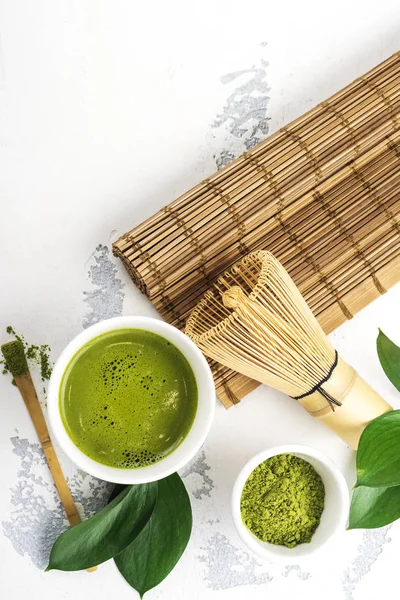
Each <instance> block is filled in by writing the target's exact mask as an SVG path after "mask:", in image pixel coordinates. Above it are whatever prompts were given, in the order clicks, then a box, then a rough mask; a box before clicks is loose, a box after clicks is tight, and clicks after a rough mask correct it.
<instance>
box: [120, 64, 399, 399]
mask: <svg viewBox="0 0 400 600" xmlns="http://www.w3.org/2000/svg"><path fill="white" fill-rule="evenodd" d="M399 188H400V53H397V54H395V55H393V56H392V57H390V58H389V59H387V60H386V61H384V62H383V63H382V64H380V65H378V66H377V67H375V68H374V69H372V70H371V71H370V72H369V73H367V74H366V75H365V76H363V77H360V78H358V79H356V80H355V81H354V82H353V83H351V84H350V85H348V86H347V87H346V88H344V89H343V90H341V91H339V92H338V93H337V94H335V95H334V96H332V97H331V98H330V99H329V100H327V101H325V102H322V103H321V104H319V105H318V106H317V107H315V108H314V109H312V110H311V111H309V112H308V113H306V114H304V115H302V116H301V117H299V118H298V119H296V120H295V121H294V122H293V123H291V124H290V125H288V126H286V127H283V128H282V129H281V130H279V131H278V132H276V133H275V134H274V135H272V136H271V137H269V138H268V139H266V140H265V141H264V142H262V143H261V144H259V145H258V146H256V147H255V148H253V149H252V150H250V151H249V152H246V153H244V154H243V155H242V156H240V157H239V158H237V159H236V160H235V161H233V162H232V163H230V164H229V165H227V166H226V167H224V168H223V169H221V170H220V171H218V172H216V173H215V174H213V175H211V176H210V177H208V178H207V179H205V180H204V181H203V182H202V183H200V184H198V185H197V186H195V187H194V188H193V189H192V190H190V191H188V192H187V193H186V194H183V195H182V196H181V197H180V198H178V199H176V200H174V201H173V202H171V203H170V204H169V205H168V206H166V207H165V208H163V209H162V210H160V211H158V213H156V214H155V215H153V216H151V217H150V218H149V219H147V220H146V221H144V222H143V223H141V224H140V225H138V226H137V227H135V228H134V229H132V230H131V231H129V232H128V233H126V234H125V235H123V236H122V237H121V238H120V239H119V240H118V241H117V242H115V244H114V245H113V251H114V253H115V254H116V255H117V256H119V257H120V258H121V259H122V261H123V263H124V265H125V267H126V268H127V270H128V272H129V274H130V276H131V277H132V279H133V281H134V282H135V283H136V284H137V285H138V286H139V288H140V289H141V290H142V291H143V292H144V293H145V294H146V295H147V296H148V297H149V298H150V300H151V301H152V302H153V304H154V305H155V307H156V308H157V310H158V311H159V312H160V313H161V315H162V316H163V317H164V318H165V319H166V320H167V321H169V322H170V323H172V324H173V325H176V326H177V327H180V328H181V329H183V328H184V326H185V322H186V319H187V317H188V315H189V313H190V311H191V310H192V308H193V307H194V306H195V305H196V304H197V303H198V301H199V300H200V299H201V297H202V296H203V294H204V293H205V291H206V290H207V289H208V288H209V287H210V285H211V283H213V282H215V280H216V279H217V278H218V277H219V276H220V275H221V274H222V273H223V272H224V271H225V270H227V269H229V267H231V266H232V264H233V263H235V262H236V261H237V260H239V259H240V258H241V257H242V256H243V255H245V254H247V253H248V252H253V251H255V250H262V249H264V250H269V251H271V252H272V253H274V254H275V255H276V257H277V258H278V259H279V260H280V261H281V262H282V263H283V264H284V266H285V268H286V269H287V270H288V272H289V273H290V275H291V276H292V277H293V279H294V281H295V283H296V284H297V286H298V287H299V289H300V291H301V293H302V294H303V295H304V297H305V299H306V300H307V302H308V303H309V305H310V307H311V309H312V310H313V311H314V313H315V315H316V316H317V318H318V320H319V322H320V323H321V325H322V327H323V328H324V330H325V331H326V332H330V331H332V330H333V329H335V328H336V327H338V326H339V325H340V324H341V323H343V322H344V321H345V320H346V319H350V318H352V316H353V315H354V314H355V313H356V312H357V311H359V310H361V309H362V308H363V307H364V306H366V305H367V304H368V303H369V302H371V301H372V300H374V299H375V298H377V297H378V296H379V295H380V294H383V293H384V292H385V291H386V290H387V289H388V288H389V287H391V286H392V285H393V284H394V283H396V282H397V281H399V280H400V195H399ZM210 364H211V366H212V369H213V373H214V377H215V382H216V387H217V393H218V395H219V397H220V399H221V400H222V402H223V403H224V405H225V406H226V407H229V406H231V405H232V404H235V403H237V402H238V401H239V400H240V399H241V398H243V397H244V396H245V395H246V394H247V393H249V392H250V391H251V390H252V389H254V388H255V387H257V385H258V383H257V382H254V381H252V380H250V379H248V378H247V377H244V376H243V375H240V374H238V373H235V372H233V371H230V370H229V369H227V368H226V367H223V366H222V365H219V364H217V363H215V362H213V361H210Z"/></svg>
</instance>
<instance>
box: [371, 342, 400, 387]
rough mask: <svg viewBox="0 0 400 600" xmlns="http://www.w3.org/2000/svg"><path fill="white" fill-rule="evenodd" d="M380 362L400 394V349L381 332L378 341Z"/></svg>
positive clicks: (377, 347)
mask: <svg viewBox="0 0 400 600" xmlns="http://www.w3.org/2000/svg"><path fill="white" fill-rule="evenodd" d="M376 349H377V351H378V357H379V361H380V363H381V365H382V368H383V370H384V371H385V373H386V375H387V377H388V378H389V379H390V381H391V382H392V383H393V385H394V387H395V388H396V389H397V390H399V392H400V348H399V346H396V344H394V343H393V342H392V341H391V340H390V339H389V338H388V337H387V336H386V335H385V334H384V333H383V332H382V331H381V330H379V335H378V339H377V340H376Z"/></svg>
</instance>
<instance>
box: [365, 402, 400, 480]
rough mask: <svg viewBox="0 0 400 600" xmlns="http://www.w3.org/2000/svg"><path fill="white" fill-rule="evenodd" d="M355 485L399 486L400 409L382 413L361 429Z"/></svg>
mask: <svg viewBox="0 0 400 600" xmlns="http://www.w3.org/2000/svg"><path fill="white" fill-rule="evenodd" d="M356 485H357V486H360V485H364V486H367V487H392V486H396V485H400V410H392V411H390V412H387V413H385V414H383V415H381V416H380V417H378V418H377V419H374V420H373V421H371V423H369V424H368V425H367V427H366V428H365V429H364V431H363V433H362V435H361V438H360V443H359V446H358V452H357V483H356Z"/></svg>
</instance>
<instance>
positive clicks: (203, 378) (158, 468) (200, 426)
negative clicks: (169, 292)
mask: <svg viewBox="0 0 400 600" xmlns="http://www.w3.org/2000/svg"><path fill="white" fill-rule="evenodd" d="M118 329H144V330H146V331H151V332H153V333H156V334H158V335H160V336H162V337H165V338H166V339H168V340H169V341H171V342H172V343H173V344H174V345H176V346H177V347H178V349H179V350H180V351H181V352H182V354H183V355H184V356H185V358H186V360H187V361H188V362H189V364H190V366H191V367H192V369H193V373H194V375H195V378H196V383H197V389H198V405H197V411H196V415H195V418H194V421H193V424H192V426H191V429H190V430H189V432H188V434H187V436H186V437H185V438H184V440H183V441H182V442H181V444H179V446H178V447H177V448H176V449H175V450H173V451H172V452H171V453H170V454H168V455H167V456H166V457H165V458H163V459H162V460H160V461H159V462H157V463H154V464H153V465H149V466H145V467H140V468H138V469H122V468H117V467H111V466H108V465H103V464H102V463H99V462H97V461H95V460H93V459H92V458H90V457H89V456H87V455H86V454H84V453H83V452H82V451H81V450H80V449H79V448H78V447H77V446H76V445H75V443H74V442H73V441H72V439H71V438H70V437H69V435H68V433H67V431H66V429H65V427H64V423H63V421H62V418H61V412H60V407H59V389H60V384H61V381H62V377H63V374H64V371H65V369H66V367H67V366H68V364H69V362H70V360H71V359H72V358H73V356H74V355H75V354H76V352H77V351H79V349H80V348H82V346H84V345H85V344H87V343H88V342H89V341H90V340H92V339H93V338H95V337H98V336H100V335H101V334H103V333H107V332H108V331H113V330H118ZM47 404H48V418H49V427H50V431H51V435H52V437H53V438H54V439H55V441H56V443H57V444H58V445H59V446H60V447H61V449H62V450H63V451H64V452H65V454H66V455H67V456H68V458H70V459H71V460H72V462H74V463H75V464H76V465H77V466H78V467H79V468H80V469H82V470H83V471H85V472H87V473H89V474H90V475H93V476H94V477H97V478H99V479H103V480H105V481H109V482H112V483H121V484H128V485H129V484H139V483H148V482H151V481H158V480H160V479H163V478H165V477H168V475H171V474H172V473H174V472H176V471H178V470H179V469H181V468H182V467H184V466H185V465H186V464H187V463H188V462H189V460H191V459H192V458H193V456H194V455H195V454H197V452H198V451H199V449H200V448H201V446H202V444H203V443H204V441H205V439H206V437H207V435H208V433H209V430H210V428H211V425H212V421H213V417H214V411H215V404H216V401H215V386H214V379H213V376H212V373H211V369H210V367H209V365H208V363H207V360H206V359H205V357H204V355H203V354H202V352H201V351H200V350H199V348H198V347H197V346H196V345H195V344H194V342H192V340H191V339H190V338H189V337H188V336H186V335H185V334H184V333H182V332H181V331H180V330H179V329H177V328H176V327H174V326H173V325H170V324H169V323H165V322H164V321H161V320H159V319H156V318H153V317H144V316H121V317H113V318H111V319H105V320H103V321H100V322H99V323H96V324H94V325H91V326H90V327H88V328H87V329H84V330H83V331H81V332H80V333H78V335H76V336H75V337H74V338H73V339H72V340H71V341H70V342H69V343H68V344H67V346H66V347H65V348H64V350H63V351H62V352H61V354H60V356H59V357H58V359H57V361H56V363H55V365H54V368H53V372H52V375H51V378H50V382H49V388H48V398H47Z"/></svg>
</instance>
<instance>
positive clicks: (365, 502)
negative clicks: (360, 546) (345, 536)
mask: <svg viewBox="0 0 400 600" xmlns="http://www.w3.org/2000/svg"><path fill="white" fill-rule="evenodd" d="M399 517H400V486H395V487H389V488H370V487H358V488H356V489H355V490H354V491H353V496H352V499H351V505H350V519H349V529H374V528H375V527H383V526H384V525H388V524H389V523H392V522H393V521H395V520H396V519H398V518H399Z"/></svg>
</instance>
